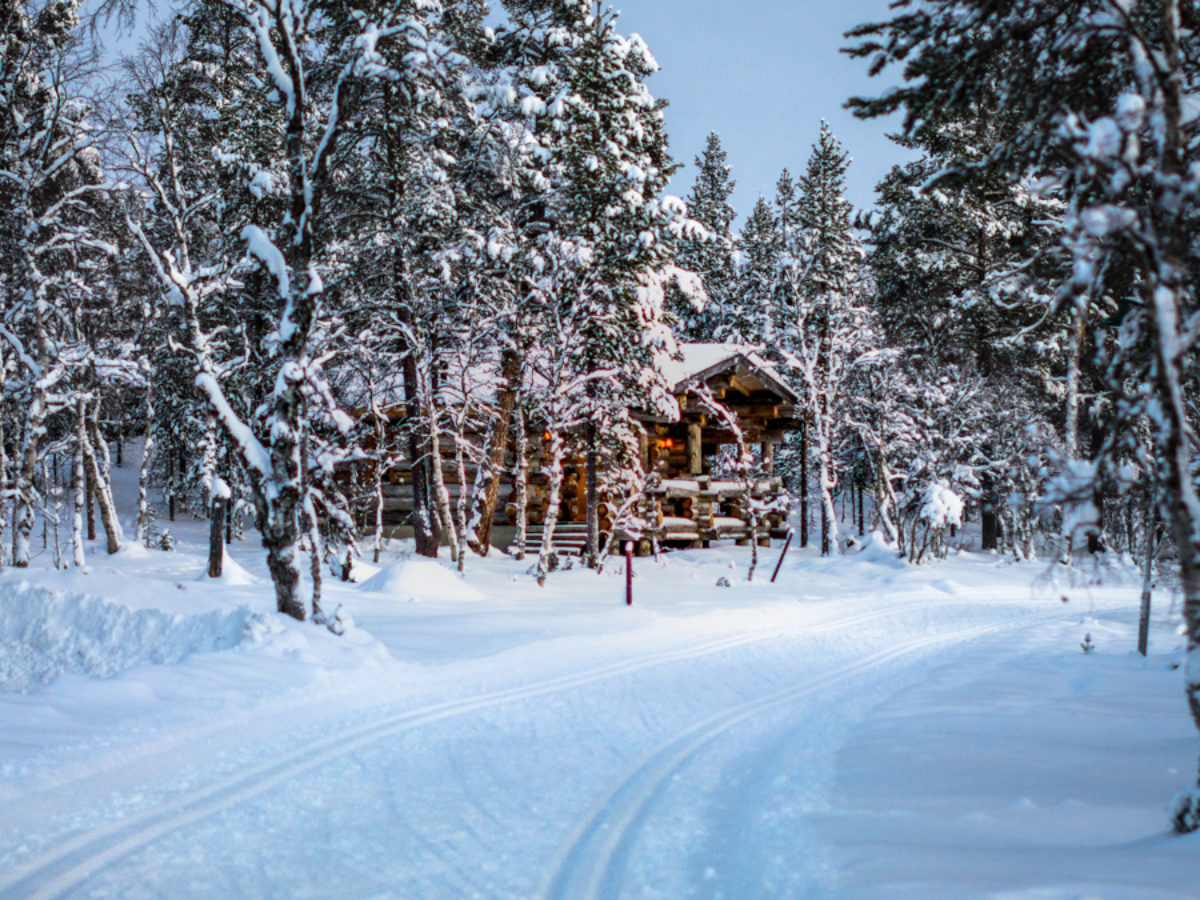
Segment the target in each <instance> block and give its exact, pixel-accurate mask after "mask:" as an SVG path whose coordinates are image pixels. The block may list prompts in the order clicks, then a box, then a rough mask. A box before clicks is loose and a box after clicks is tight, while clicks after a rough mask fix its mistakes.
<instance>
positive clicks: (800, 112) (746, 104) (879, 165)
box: [612, 0, 904, 216]
mask: <svg viewBox="0 0 1200 900" xmlns="http://www.w3.org/2000/svg"><path fill="white" fill-rule="evenodd" d="M612 3H613V6H614V7H615V8H616V9H617V10H619V11H620V13H621V16H620V18H619V19H618V21H617V29H618V31H620V32H622V33H624V34H630V33H633V32H637V33H638V34H640V35H642V37H643V38H645V40H646V43H647V44H649V45H650V49H651V50H652V51H653V52H654V55H655V57H656V58H657V59H658V62H659V65H660V66H662V72H660V73H659V74H657V75H655V76H654V78H652V79H651V81H650V89H651V91H652V93H653V94H654V95H655V96H656V97H659V98H665V99H667V100H669V101H670V107H669V108H668V109H667V128H668V131H669V133H670V136H671V148H672V153H673V154H674V156H675V158H676V160H677V161H679V162H682V163H684V164H685V165H686V168H685V169H683V170H681V171H680V173H679V174H677V175H676V176H675V180H674V181H673V183H672V185H671V191H672V192H673V193H676V194H679V195H681V196H682V195H685V194H686V193H687V192H688V191H689V190H690V188H691V185H692V181H693V178H694V177H695V169H694V167H693V165H692V161H693V159H694V158H695V157H696V155H697V154H699V153H700V151H701V150H703V149H704V141H705V138H706V136H707V135H708V133H709V132H710V131H716V132H717V133H718V134H719V135H720V136H721V142H722V144H723V145H724V146H725V149H726V152H727V153H728V154H729V162H730V164H731V165H732V166H733V173H734V177H735V178H736V179H737V182H738V186H737V192H736V194H735V195H734V206H735V208H736V209H737V211H738V213H739V214H740V215H742V216H744V215H745V214H746V213H748V212H749V211H750V208H751V207H752V206H753V205H754V201H755V199H756V198H757V197H758V195H759V194H760V193H763V194H766V195H767V196H768V198H769V197H771V196H772V195H773V194H774V190H775V182H776V181H777V180H778V178H779V173H780V171H781V170H782V169H783V168H784V167H787V168H789V169H791V171H792V172H793V173H800V172H802V171H803V168H804V164H805V162H806V161H807V159H808V155H809V151H810V150H811V148H812V144H813V142H814V141H815V140H816V137H817V131H818V128H819V127H820V121H821V119H822V118H824V119H827V120H828V121H829V123H830V125H831V126H832V127H833V130H834V133H835V134H836V135H837V136H838V137H839V138H840V139H841V141H842V143H844V144H845V145H846V147H847V149H848V150H849V151H850V153H851V155H852V156H853V158H854V163H853V165H852V166H851V168H850V173H849V189H848V192H849V196H850V199H851V201H853V202H854V204H855V206H858V207H863V206H866V205H869V204H871V203H872V202H873V196H874V187H875V184H876V183H877V182H878V181H879V180H880V178H881V177H882V176H883V175H884V173H885V172H886V171H887V169H888V168H890V167H891V166H892V165H893V164H895V163H896V162H897V161H899V160H901V159H902V158H904V157H903V155H902V151H900V150H899V149H898V148H897V147H895V145H893V144H891V143H890V142H889V141H888V140H887V138H886V136H885V135H886V132H887V131H889V130H893V129H895V128H897V127H898V121H895V120H891V121H886V122H885V121H878V120H876V121H871V122H860V121H857V120H856V119H854V117H853V116H852V115H850V113H849V112H848V111H847V110H845V109H843V108H842V106H843V104H844V103H845V101H846V98H847V97H849V96H850V95H851V94H867V93H878V92H881V91H882V90H883V88H884V87H885V86H886V85H887V82H885V81H883V77H887V76H883V77H881V78H877V79H870V78H868V77H867V75H866V69H867V66H866V63H865V62H864V61H863V60H854V59H850V58H848V57H846V56H845V55H844V54H841V53H838V48H839V47H842V46H843V45H845V43H846V41H845V40H844V39H843V38H842V34H843V33H844V32H845V31H846V30H847V29H849V28H851V27H853V26H854V25H857V24H859V23H861V22H865V21H880V20H884V19H887V18H888V9H887V6H888V0H840V2H839V0H612Z"/></svg>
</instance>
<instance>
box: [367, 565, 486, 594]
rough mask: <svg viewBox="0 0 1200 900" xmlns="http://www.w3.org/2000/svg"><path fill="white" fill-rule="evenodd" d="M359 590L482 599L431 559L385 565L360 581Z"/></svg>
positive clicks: (467, 585)
mask: <svg viewBox="0 0 1200 900" xmlns="http://www.w3.org/2000/svg"><path fill="white" fill-rule="evenodd" d="M362 590H364V591H372V592H374V593H377V594H387V595H388V596H389V597H394V598H396V599H397V600H408V601H413V600H449V601H456V600H482V599H483V594H482V593H480V592H479V591H478V590H476V589H475V588H473V587H471V586H470V585H469V584H466V583H465V582H462V581H460V580H459V579H458V576H457V575H455V574H454V573H453V572H451V571H450V570H449V569H447V568H445V567H444V566H441V565H439V564H438V563H436V562H433V561H432V560H425V559H410V560H405V561H404V562H400V563H396V565H394V566H388V567H387V568H385V569H383V570H381V571H380V572H379V574H377V575H373V576H372V577H370V578H368V579H367V580H366V581H364V582H363V583H362Z"/></svg>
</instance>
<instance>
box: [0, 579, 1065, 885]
mask: <svg viewBox="0 0 1200 900" xmlns="http://www.w3.org/2000/svg"><path fill="white" fill-rule="evenodd" d="M962 605H970V604H968V603H967V602H966V601H964V600H962V599H951V598H944V599H938V600H926V601H923V602H917V603H910V604H906V605H903V606H890V607H887V608H885V609H880V610H874V611H870V612H864V613H858V614H855V615H851V616H845V617H841V618H837V619H833V620H828V621H825V622H822V623H820V624H816V625H811V626H806V627H805V628H804V630H803V632H802V634H803V635H804V636H805V637H807V636H810V635H816V634H825V633H829V632H835V631H841V630H844V629H847V628H854V627H856V626H859V625H864V624H866V623H868V622H873V621H877V620H880V619H886V618H889V617H892V616H896V615H901V614H904V613H911V612H920V611H923V610H932V609H944V608H948V607H955V606H962ZM1041 618H1046V617H1045V616H1035V617H1030V616H1019V621H1018V622H1016V623H1007V622H1006V623H1000V624H995V625H989V626H982V627H976V628H973V629H967V630H965V631H962V632H955V633H953V634H949V635H938V636H935V637H932V638H924V639H920V640H917V641H912V642H909V643H906V644H903V645H900V646H899V647H895V648H891V649H889V650H886V651H882V652H880V653H877V654H874V655H873V656H870V657H868V658H867V659H865V660H861V661H859V662H857V663H852V664H850V665H848V666H845V667H842V668H840V669H837V670H835V671H834V672H831V673H827V674H826V675H823V676H820V677H818V678H816V679H813V680H811V681H809V682H807V683H805V684H804V685H800V686H794V687H791V688H788V689H786V690H784V691H782V692H779V693H776V694H772V695H770V696H769V697H767V698H763V699H760V700H756V701H752V702H751V703H748V704H744V705H740V706H737V707H734V708H732V709H728V710H725V711H722V712H720V713H717V714H716V715H713V716H710V717H709V718H707V719H704V720H703V721H701V722H700V723H697V724H696V725H694V726H692V727H691V728H689V729H687V730H686V731H684V732H683V733H681V734H680V735H677V736H676V737H675V738H674V739H673V740H671V741H669V742H667V743H666V744H664V745H661V746H660V748H659V749H658V750H657V751H655V752H653V753H652V754H651V755H650V756H649V757H648V758H647V759H646V760H645V761H644V762H643V763H642V764H641V765H640V766H639V767H637V768H636V769H635V770H634V771H633V773H632V774H631V775H630V776H629V777H628V778H626V779H625V780H624V781H622V782H621V783H620V784H619V785H617V787H616V788H614V790H613V791H612V792H611V793H610V794H609V795H607V796H606V798H605V799H604V801H603V802H602V803H601V805H600V806H599V807H598V808H597V809H596V810H595V812H594V813H593V814H592V816H591V817H590V818H589V819H587V820H586V821H585V822H584V824H583V825H582V826H580V828H578V829H577V830H576V832H575V833H574V836H573V837H572V839H571V841H570V843H569V844H568V849H567V850H566V852H565V855H564V856H562V857H561V862H560V863H559V864H558V865H557V866H556V867H555V869H554V870H553V871H554V873H555V874H554V875H553V876H552V877H551V880H550V881H549V882H548V885H547V887H546V888H545V889H544V891H543V895H544V896H547V897H555V898H557V897H565V896H589V897H590V896H614V895H615V889H614V888H615V886H616V885H617V884H618V883H619V880H620V877H621V873H622V871H623V868H624V865H623V863H624V860H625V857H626V856H627V855H628V853H629V850H630V849H631V845H632V842H633V838H634V837H635V835H636V832H637V829H638V827H639V826H640V823H641V820H642V818H643V817H644V814H645V812H646V810H647V808H648V807H649V806H650V805H651V804H652V803H653V801H654V798H655V797H656V796H657V794H658V793H659V791H660V790H661V786H662V783H663V782H664V781H665V780H666V779H668V778H669V777H670V776H671V774H673V773H674V772H675V771H676V770H678V769H679V768H681V767H682V766H683V765H684V764H685V763H686V762H687V760H688V758H689V757H690V756H691V755H693V754H694V753H695V752H696V751H697V750H698V749H700V748H701V747H702V746H703V745H704V744H706V743H708V742H709V741H711V740H713V739H714V738H715V737H717V736H718V735H719V734H721V733H723V732H724V731H727V730H728V729H729V728H731V727H733V726H735V725H737V724H739V723H740V722H742V721H744V720H746V719H748V718H751V717H753V716H755V715H759V714H762V713H764V712H768V711H770V710H772V709H774V708H776V707H779V706H782V705H784V704H786V703H789V702H791V701H793V700H795V699H796V698H798V697H801V696H804V695H805V694H809V693H812V692H814V691H817V690H819V689H821V688H823V687H827V686H830V685H833V684H836V683H838V682H839V681H844V680H845V679H846V678H848V677H851V676H853V675H856V674H860V673H861V672H864V671H868V670H870V669H872V668H877V667H879V666H881V665H883V664H885V663H887V662H889V661H891V660H893V659H895V658H898V657H900V656H903V655H906V654H909V653H912V652H914V651H916V650H919V649H921V648H923V647H927V646H931V645H933V644H937V643H944V642H946V641H950V640H954V639H956V638H962V639H964V640H966V639H969V638H970V637H974V636H978V635H980V634H983V633H986V632H989V631H994V630H996V629H999V628H1003V627H1006V626H1008V625H1010V624H1028V623H1029V622H1030V621H1036V620H1038V619H1041ZM782 634H783V632H782V631H780V630H778V629H769V630H759V631H755V632H750V633H748V634H740V635H736V636H733V637H727V638H722V639H718V640H714V641H709V642H706V643H703V644H698V645H693V646H691V647H687V648H682V649H678V650H672V651H668V652H666V653H660V654H655V655H653V656H648V657H642V658H639V659H634V660H626V661H623V662H619V663H613V664H609V665H604V666H599V667H596V668H594V669H591V670H588V671H586V672H581V673H576V674H572V675H567V676H562V677H559V678H553V679H550V680H548V681H544V682H541V683H535V684H532V685H525V686H521V687H515V688H506V689H504V690H500V691H493V692H490V693H486V694H482V695H480V696H477V697H473V698H470V699H462V700H452V701H446V702H442V703H435V704H431V705H429V706H425V707H421V708H419V709H416V710H409V711H406V712H403V713H397V714H393V715H388V716H384V717H382V718H380V719H377V720H375V721H374V722H372V723H371V724H369V725H365V726H362V727H360V728H356V729H352V730H350V731H349V732H348V733H347V732H344V733H342V734H340V735H338V736H337V737H334V738H329V739H327V740H318V741H312V742H309V743H307V744H305V745H303V746H302V747H301V748H300V749H297V750H293V751H290V752H288V753H287V754H285V755H283V756H281V757H279V758H277V759H274V760H272V761H271V762H269V763H264V764H263V765H260V766H256V767H254V768H252V769H251V770H249V771H243V772H239V773H238V774H236V775H232V776H228V777H225V778H221V779H219V780H217V781H216V782H214V783H212V784H209V785H207V786H206V787H204V788H201V789H198V790H195V791H192V792H190V793H188V794H185V795H184V796H181V797H177V798H176V799H174V800H172V801H169V802H167V803H165V804H162V805H159V806H157V807H153V808H150V809H147V810H145V811H143V812H141V813H138V814H135V815H132V816H128V817H123V818H121V819H119V820H117V821H113V822H111V823H109V824H107V825H103V826H101V827H99V828H96V829H92V830H90V831H87V832H85V833H83V834H80V835H77V836H76V837H74V838H70V839H68V840H66V841H64V842H62V843H61V844H59V845H58V846H56V847H54V848H52V849H50V850H48V851H46V852H43V853H41V854H40V855H39V856H37V857H36V858H35V859H33V860H32V861H30V862H27V863H24V864H22V865H20V866H17V867H16V868H15V870H14V871H13V872H11V873H9V874H8V876H7V877H3V876H0V877H2V878H3V880H0V898H14V900H15V898H18V897H19V898H30V900H46V898H53V897H61V896H63V895H65V894H66V893H67V892H69V891H70V890H72V889H73V888H76V887H79V886H80V885H81V884H83V883H84V882H86V881H87V880H89V879H90V878H93V877H94V876H96V875H97V874H99V873H100V872H102V871H103V870H104V869H106V868H107V867H108V866H110V865H112V864H114V863H116V862H117V861H119V860H121V859H122V858H124V857H126V856H128V855H129V854H131V853H133V852H134V851H136V850H138V849H140V848H142V847H144V846H146V845H147V844H150V843H151V842H153V841H154V840H156V839H158V838H160V837H162V836H164V835H166V834H169V833H171V832H173V831H175V830H178V829H180V828H184V827H186V826H188V825H190V824H192V823H194V822H197V821H201V820H203V819H206V818H208V817H210V816H213V815H215V814H217V813H220V812H222V811H224V810H227V809H229V808H231V807H234V806H237V805H238V804H240V803H244V802H246V801H248V800H251V799H253V798H254V797H256V796H258V795H260V794H263V793H265V792H266V791H268V790H270V789H271V788H273V787H275V786H276V785H279V784H281V783H283V782H285V781H288V780H289V779H292V778H295V777H297V776H299V775H301V774H304V773H306V772H309V771H312V770H313V769H316V768H318V767H320V766H323V765H324V764H326V763H327V762H329V761H331V760H334V759H337V758H339V757H343V756H346V755H348V754H350V753H353V752H355V751H356V750H359V749H360V748H362V747H365V746H367V745H370V744H372V743H375V742H376V741H379V740H381V739H383V738H386V737H390V736H393V735H396V734H399V733H402V732H405V731H409V730H412V729H416V728H420V727H421V726H424V725H429V724H432V723H435V722H440V721H443V720H446V719H451V718H455V717H458V716H462V715H465V714H469V713H473V712H479V711H482V710H486V709H490V708H493V707H496V706H501V705H503V704H507V703H513V702H518V701H523V700H532V699H537V698H539V697H543V696H546V695H548V694H553V693H557V692H559V691H565V690H570V689H573V688H579V687H585V686H587V685H590V684H594V683H597V682H600V681H605V680H608V679H612V678H618V677H620V676H623V675H628V674H632V673H636V672H639V671H642V670H644V669H648V668H652V667H654V666H659V665H664V664H668V663H674V662H680V661H686V660H690V659H699V658H702V657H705V656H710V655H713V654H717V653H721V652H724V651H727V650H733V649H737V648H739V647H743V646H747V645H749V644H754V643H759V642H762V641H764V640H769V639H771V638H776V637H780V636H782ZM643 785H645V786H644V787H643ZM614 817H616V825H617V827H616V828H615V829H614V828H612V827H611V825H612V822H613V819H614ZM597 842H600V844H599V847H596V846H595V845H596V844H597ZM575 867H578V870H579V872H581V873H583V874H582V875H581V876H580V875H577V874H575V871H574V870H575ZM580 884H582V885H585V886H587V888H586V889H583V888H577V887H576V886H577V885H580Z"/></svg>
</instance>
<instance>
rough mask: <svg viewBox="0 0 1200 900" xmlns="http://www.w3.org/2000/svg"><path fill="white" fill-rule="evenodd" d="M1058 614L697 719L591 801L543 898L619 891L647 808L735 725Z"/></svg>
mask: <svg viewBox="0 0 1200 900" xmlns="http://www.w3.org/2000/svg"><path fill="white" fill-rule="evenodd" d="M944 605H950V604H944ZM1060 615H1061V614H1060V613H1042V614H1040V615H1036V616H1029V617H1023V618H1022V619H1021V620H1020V621H1018V622H1000V623H994V624H991V625H979V626H975V627H973V628H967V629H962V630H960V631H954V632H949V633H946V634H939V635H934V636H931V637H925V638H918V639H916V640H913V641H908V642H906V643H903V644H898V645H896V646H894V647H890V648H888V649H886V650H881V651H879V652H877V653H873V654H871V655H870V656H868V657H865V658H864V659H860V660H857V661H855V662H852V663H849V664H848V665H845V666H841V667H839V668H837V669H834V670H833V671H830V672H826V673H825V674H823V675H819V676H817V677H816V678H813V679H810V680H808V681H806V682H804V683H803V684H799V685H793V686H792V687H789V688H785V689H784V690H782V691H778V692H776V693H773V694H770V695H768V696H766V697H762V698H759V699H758V700H753V701H750V702H748V703H742V704H738V705H737V706H734V707H731V708H729V709H726V710H723V711H722V712H719V713H716V714H714V715H712V716H709V717H708V718H706V719H703V720H701V721H700V722H697V723H696V724H694V725H692V726H691V727H689V728H687V729H685V730H684V731H682V732H680V733H679V734H677V735H676V736H675V737H674V738H672V739H671V740H669V741H667V742H666V743H664V744H660V745H659V746H658V748H657V749H655V750H652V751H651V752H650V753H649V754H647V755H646V756H645V757H643V758H642V761H641V762H640V763H639V764H638V765H637V766H635V767H634V768H633V769H632V770H630V772H629V773H628V774H627V775H626V776H625V778H623V779H622V780H621V781H620V782H618V783H617V784H616V785H614V786H613V788H612V789H611V790H610V791H609V792H608V794H606V795H605V796H604V798H603V799H602V800H601V801H600V802H599V803H598V804H597V805H596V806H595V807H594V809H593V811H592V813H591V814H590V815H589V816H588V817H587V818H586V819H584V820H583V821H582V822H581V823H580V825H579V826H578V827H577V828H576V829H575V831H574V832H573V833H572V835H571V837H570V838H569V839H568V840H567V841H566V843H565V844H564V846H563V849H561V850H560V852H559V856H558V859H557V862H556V863H555V864H554V866H553V868H552V869H551V871H550V875H549V876H548V878H547V879H546V880H545V881H544V886H543V888H542V890H541V892H540V896H541V897H543V898H546V900H567V898H597V897H617V896H620V889H621V882H622V879H623V877H624V874H625V868H626V864H627V861H628V859H629V856H630V854H631V852H632V850H633V847H634V843H635V841H636V839H637V836H638V833H639V832H640V830H641V828H642V826H643V824H644V823H645V821H646V820H647V818H648V817H649V811H650V808H651V807H652V806H653V805H654V803H655V802H656V801H657V800H658V799H659V797H660V796H661V795H662V794H663V792H664V790H665V788H666V786H667V783H668V782H670V781H672V780H673V776H674V775H675V774H676V773H677V772H678V771H679V770H680V769H682V768H683V767H684V766H685V765H687V764H688V762H689V761H690V760H691V758H692V757H693V756H695V755H696V753H698V752H699V751H700V750H701V749H703V748H704V747H705V746H706V745H707V744H709V743H711V742H712V741H714V740H716V739H717V738H718V737H720V736H721V735H722V734H724V733H726V732H727V731H729V730H730V729H732V728H734V727H735V726H738V725H740V724H742V723H743V722H745V721H747V720H749V719H752V718H754V717H755V716H759V715H762V714H764V713H768V712H772V711H774V710H776V709H778V708H780V707H783V706H786V705H788V704H790V703H793V702H795V701H796V700H799V699H801V698H802V697H805V696H808V695H810V694H815V693H817V692H818V691H821V690H824V689H826V688H830V687H833V686H835V685H837V684H839V683H842V682H845V681H848V680H849V679H851V678H853V677H855V676H858V675H863V674H865V673H868V672H870V671H872V670H874V669H879V668H881V667H882V666H884V665H886V664H887V663H890V662H893V661H895V660H897V659H900V658H902V657H905V656H909V655H911V654H913V653H916V652H918V651H920V650H923V649H926V648H929V647H933V646H935V645H938V644H945V643H951V642H955V643H962V642H965V641H969V640H972V639H974V638H978V637H982V636H983V635H985V634H988V633H990V632H994V631H1000V630H1003V629H1006V628H1011V627H1015V626H1027V625H1030V624H1033V623H1035V622H1040V621H1049V620H1052V619H1055V618H1058V617H1060Z"/></svg>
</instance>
